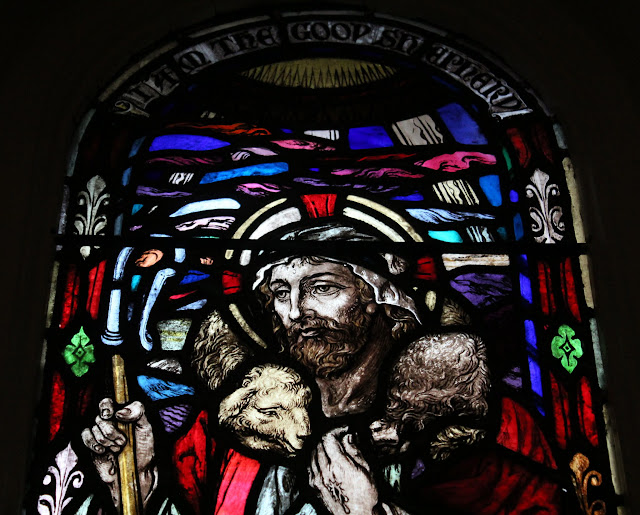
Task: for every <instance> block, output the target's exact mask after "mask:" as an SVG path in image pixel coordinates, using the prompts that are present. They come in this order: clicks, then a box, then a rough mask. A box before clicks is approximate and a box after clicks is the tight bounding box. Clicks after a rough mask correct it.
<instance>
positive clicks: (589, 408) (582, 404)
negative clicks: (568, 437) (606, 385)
mask: <svg viewBox="0 0 640 515" xmlns="http://www.w3.org/2000/svg"><path fill="white" fill-rule="evenodd" d="M578 420H579V421H580V430H581V431H582V434H583V435H584V436H586V437H587V440H589V442H590V443H591V445H593V446H594V447H596V446H597V445H598V427H597V426H596V415H595V413H594V411H593V399H592V397H591V385H590V384H589V380H588V379H587V378H586V377H583V378H582V379H580V384H579V387H578Z"/></svg>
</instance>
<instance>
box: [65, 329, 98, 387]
mask: <svg viewBox="0 0 640 515" xmlns="http://www.w3.org/2000/svg"><path fill="white" fill-rule="evenodd" d="M89 341H90V338H89V337H88V336H87V334H86V333H85V332H84V327H81V328H80V330H79V331H78V332H77V333H76V334H74V335H73V338H71V343H70V344H69V345H67V346H66V347H65V348H64V351H62V355H63V357H64V360H65V361H66V362H67V364H69V365H71V371H72V372H73V373H74V374H75V375H76V376H77V377H80V376H83V375H84V374H86V373H87V372H88V371H89V363H95V361H96V357H95V355H94V353H93V345H91V344H89Z"/></svg>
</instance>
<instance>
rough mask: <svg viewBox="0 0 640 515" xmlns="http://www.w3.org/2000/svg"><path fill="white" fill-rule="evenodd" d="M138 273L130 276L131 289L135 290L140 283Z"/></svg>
mask: <svg viewBox="0 0 640 515" xmlns="http://www.w3.org/2000/svg"><path fill="white" fill-rule="evenodd" d="M141 277H142V276H140V275H134V276H133V277H132V278H131V291H136V290H137V289H138V285H139V284H140V278H141Z"/></svg>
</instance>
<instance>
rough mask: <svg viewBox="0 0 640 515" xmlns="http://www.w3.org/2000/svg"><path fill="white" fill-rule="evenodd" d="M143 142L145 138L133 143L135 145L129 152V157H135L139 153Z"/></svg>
mask: <svg viewBox="0 0 640 515" xmlns="http://www.w3.org/2000/svg"><path fill="white" fill-rule="evenodd" d="M143 142H144V137H142V138H138V139H137V140H135V141H134V142H133V145H131V151H130V152H129V157H133V156H135V155H136V154H137V153H138V150H140V147H141V146H142V143H143Z"/></svg>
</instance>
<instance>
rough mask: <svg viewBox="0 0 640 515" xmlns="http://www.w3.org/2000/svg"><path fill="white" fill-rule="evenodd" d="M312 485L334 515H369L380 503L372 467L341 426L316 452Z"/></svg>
mask: <svg viewBox="0 0 640 515" xmlns="http://www.w3.org/2000/svg"><path fill="white" fill-rule="evenodd" d="M309 484H310V485H311V486H312V487H313V488H314V489H315V490H316V491H317V492H318V496H319V497H320V499H321V500H322V502H323V503H324V505H325V507H326V508H327V510H329V512H330V513H332V514H334V515H347V514H350V515H364V514H367V515H370V514H372V513H375V511H374V508H375V506H376V505H377V504H378V491H377V489H376V485H375V483H374V482H373V478H372V474H371V468H370V467H369V464H368V463H367V462H366V460H365V459H364V457H363V456H362V453H361V452H360V450H359V449H358V448H357V447H356V446H355V445H354V443H353V435H352V434H351V433H349V432H348V430H347V428H345V427H341V428H337V429H334V430H332V431H329V432H328V433H327V434H326V435H324V436H323V437H322V440H321V441H320V443H318V445H317V447H316V448H315V449H314V450H313V452H312V456H311V465H310V467H309Z"/></svg>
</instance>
